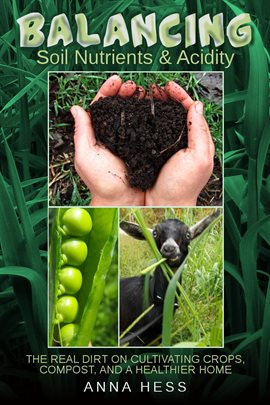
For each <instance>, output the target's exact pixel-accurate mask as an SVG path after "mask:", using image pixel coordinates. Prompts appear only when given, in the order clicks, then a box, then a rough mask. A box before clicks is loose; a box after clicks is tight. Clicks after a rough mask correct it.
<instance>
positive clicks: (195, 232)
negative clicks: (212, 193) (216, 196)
mask: <svg viewBox="0 0 270 405" xmlns="http://www.w3.org/2000/svg"><path fill="white" fill-rule="evenodd" d="M220 214H221V209H220V208H217V209H216V210H215V211H214V212H213V213H212V214H210V215H208V216H207V217H205V218H203V219H201V220H200V221H199V222H197V224H195V225H193V226H192V227H191V228H190V233H191V239H195V238H196V237H197V236H199V235H200V234H201V233H202V232H203V231H204V230H205V229H206V228H207V227H208V226H209V225H210V224H211V222H213V221H214V219H216V218H217V217H218V216H219V215H220Z"/></svg>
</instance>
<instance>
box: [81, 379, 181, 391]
mask: <svg viewBox="0 0 270 405" xmlns="http://www.w3.org/2000/svg"><path fill="white" fill-rule="evenodd" d="M138 390H139V392H180V393H184V392H186V390H187V387H186V382H185V381H179V382H175V381H151V382H148V381H141V382H140V384H139V385H138V386H136V388H135V387H133V386H132V385H130V384H129V383H128V382H127V381H125V382H119V381H115V382H112V381H108V382H106V381H102V382H100V381H96V382H90V381H87V382H86V384H85V386H84V389H83V392H133V391H136V392H138Z"/></svg>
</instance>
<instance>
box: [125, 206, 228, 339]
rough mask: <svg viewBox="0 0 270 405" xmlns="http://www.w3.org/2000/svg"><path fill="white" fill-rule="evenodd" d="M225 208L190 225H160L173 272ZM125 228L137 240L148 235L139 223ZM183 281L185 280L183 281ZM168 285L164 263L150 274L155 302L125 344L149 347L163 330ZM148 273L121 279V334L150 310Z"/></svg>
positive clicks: (158, 237) (160, 242) (160, 243)
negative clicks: (146, 310) (146, 277)
mask: <svg viewBox="0 0 270 405" xmlns="http://www.w3.org/2000/svg"><path fill="white" fill-rule="evenodd" d="M220 213H221V210H220V209H216V210H215V211H214V212H213V213H212V214H210V215H208V216H207V217H205V218H203V219H202V220H201V221H199V222H198V223H197V224H195V225H193V226H192V227H191V228H189V227H188V226H187V225H186V224H185V223H184V222H182V221H180V220H179V219H167V220H164V221H162V222H161V223H159V224H157V225H156V226H155V227H154V229H153V230H151V231H152V236H153V238H154V240H155V242H156V245H157V247H158V249H159V251H160V253H161V255H162V256H163V257H164V258H166V259H167V264H168V265H169V266H170V268H171V269H172V271H173V272H176V270H177V269H178V268H179V266H180V265H181V264H182V263H183V261H184V260H185V258H186V256H187V255H188V247H189V244H190V242H191V241H192V240H193V239H195V238H196V237H197V236H199V235H200V234H201V233H202V232H203V231H204V230H205V229H206V228H207V227H208V226H209V225H210V224H211V222H212V221H213V220H214V219H215V218H216V217H218V216H219V215H220ZM120 227H121V229H122V230H123V231H124V232H125V233H127V234H128V235H130V236H132V237H133V238H135V239H139V240H144V239H145V237H144V235H143V233H142V231H141V229H140V227H139V225H137V224H135V223H132V222H127V221H122V222H121V223H120ZM179 281H180V282H181V280H179ZM167 287H168V280H167V278H166V277H165V275H164V273H163V271H162V269H161V267H160V266H157V267H156V269H155V271H154V273H153V275H152V276H151V277H150V281H149V284H148V288H149V305H151V304H154V306H153V308H152V309H151V310H150V312H148V313H147V314H146V315H145V316H144V317H143V318H142V319H141V320H140V321H139V322H138V323H136V325H134V327H133V328H132V330H131V332H130V334H129V335H127V337H125V338H124V339H122V341H121V342H120V343H121V344H123V343H125V342H127V341H128V342H129V345H130V346H147V345H148V344H149V343H150V342H151V341H152V340H154V339H155V338H157V337H158V336H159V335H160V334H161V332H162V313H163V302H164V298H165V294H166V290H167ZM144 290H145V276H144V275H141V276H134V277H127V278H121V280H120V330H121V333H122V332H123V331H124V330H125V329H126V328H127V327H128V326H129V325H130V324H131V323H132V322H133V321H134V320H135V319H136V318H137V317H138V316H139V315H140V314H141V313H142V312H143V311H144V310H145V309H146V308H145V307H144V306H145V304H144V302H145V292H144Z"/></svg>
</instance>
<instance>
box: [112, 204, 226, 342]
mask: <svg viewBox="0 0 270 405" xmlns="http://www.w3.org/2000/svg"><path fill="white" fill-rule="evenodd" d="M141 212H142V214H143V218H144V220H145V222H146V224H147V226H149V227H151V226H152V227H153V225H154V224H156V223H158V222H159V221H161V220H162V219H165V218H174V217H177V218H180V219H181V220H183V222H185V223H186V224H187V225H189V226H190V225H193V224H194V223H196V222H197V221H199V220H200V219H201V218H203V217H205V216H207V215H209V213H210V212H211V210H210V209H178V208H176V209H174V210H172V209H158V210H156V209H141ZM121 214H122V215H121V218H122V219H123V218H125V219H126V220H130V221H134V218H133V216H132V213H131V212H130V210H128V209H122V210H121ZM195 245H196V246H195ZM222 247H223V232H222V221H221V220H219V221H218V223H217V224H216V225H215V226H213V227H211V229H210V230H209V231H208V230H206V231H205V233H204V234H203V235H202V236H201V237H200V238H199V239H198V242H197V240H195V241H194V242H192V243H191V245H190V249H189V252H190V253H189V256H188V259H187V262H186V264H185V265H184V268H183V273H182V274H183V279H182V286H183V288H184V290H185V292H186V294H187V296H188V299H189V301H190V303H191V305H192V306H193V308H194V310H195V311H196V314H197V317H195V316H194V314H193V313H192V312H191V311H190V308H189V307H188V305H187V302H186V301H185V299H184V298H183V297H182V296H180V297H181V298H180V306H179V308H178V309H177V310H176V313H175V316H174V320H173V328H172V345H181V346H182V345H183V346H185V345H186V346H187V345H190V344H191V345H194V346H197V345H199V346H200V345H201V346H222V344H223V248H222ZM153 257H154V256H153V253H152V251H151V249H150V247H149V245H148V244H147V242H145V241H139V240H135V239H133V238H131V237H129V236H127V235H125V234H121V237H120V272H121V277H131V276H134V275H139V274H140V273H141V271H142V270H143V269H145V268H146V267H148V266H149V265H150V262H151V260H153Z"/></svg>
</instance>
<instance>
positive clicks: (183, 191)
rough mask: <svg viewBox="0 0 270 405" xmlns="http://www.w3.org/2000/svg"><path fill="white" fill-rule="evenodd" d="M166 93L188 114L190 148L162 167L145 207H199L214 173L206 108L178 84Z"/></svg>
mask: <svg viewBox="0 0 270 405" xmlns="http://www.w3.org/2000/svg"><path fill="white" fill-rule="evenodd" d="M164 92H165V94H166V95H167V96H168V97H169V98H171V99H173V100H175V101H177V102H180V103H181V104H182V105H183V106H184V108H185V109H186V110H187V128H188V146H187V148H185V149H181V150H179V151H178V152H176V153H175V154H174V155H173V156H172V157H171V158H170V159H169V160H168V161H167V162H166V163H165V165H164V166H163V167H162V169H161V171H160V173H159V175H158V178H157V180H156V182H155V184H154V186H153V187H152V188H150V189H149V190H147V191H146V196H145V205H152V206H156V205H159V206H195V205H196V202H197V198H198V196H199V194H200V192H201V190H202V189H203V187H204V186H205V185H206V183H207V181H208V180H209V178H210V176H211V174H212V171H213V165H214V151H215V148H214V143H213V140H212V138H211V135H210V131H209V127H208V125H207V122H206V120H205V118H204V116H203V104H202V103H201V102H200V101H195V102H194V101H193V100H192V99H191V97H190V96H189V95H188V94H187V93H186V92H185V90H184V89H182V87H180V86H179V85H178V84H177V83H175V82H169V83H167V85H166V86H165V88H164ZM166 95H163V98H164V97H166ZM160 97H161V96H160Z"/></svg>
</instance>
